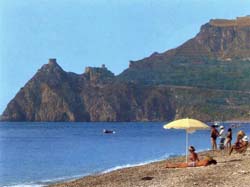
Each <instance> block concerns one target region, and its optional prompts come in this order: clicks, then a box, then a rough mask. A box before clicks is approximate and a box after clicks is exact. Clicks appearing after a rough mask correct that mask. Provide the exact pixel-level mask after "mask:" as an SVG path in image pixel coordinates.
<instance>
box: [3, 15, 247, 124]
mask: <svg viewBox="0 0 250 187" xmlns="http://www.w3.org/2000/svg"><path fill="white" fill-rule="evenodd" d="M249 70H250V17H239V18H237V19H235V20H210V21H209V23H207V24H205V25H203V26H202V27H201V30H200V32H199V33H198V34H197V35H196V36H195V37H194V38H192V39H190V40H188V41H187V42H185V43H184V44H182V45H181V46H180V47H178V48H175V49H172V50H169V51H166V52H164V53H153V54H152V55H151V56H149V57H147V58H145V59H142V60H139V61H131V62H130V67H129V68H128V69H126V70H125V71H124V72H123V73H121V74H120V75H118V76H115V75H114V74H113V73H112V72H110V71H109V70H108V69H107V68H106V67H105V66H104V65H103V66H102V67H100V68H95V67H87V68H86V69H85V72H84V73H83V74H80V75H78V74H75V73H71V72H65V71H64V70H63V69H62V68H61V67H60V66H59V65H58V64H57V62H56V59H50V60H49V62H48V64H45V65H44V66H42V67H41V68H40V69H39V70H38V72H37V73H36V74H35V75H34V76H33V78H32V79H31V80H29V81H28V82H27V84H26V85H25V86H24V87H23V88H21V89H20V91H19V92H18V93H17V95H16V96H15V97H14V98H13V99H12V100H11V101H10V103H9V104H8V106H7V108H6V109H5V111H4V112H3V114H2V116H1V119H2V120H4V121H167V120H172V119H174V118H182V117H194V118H198V119H201V120H205V121H209V120H236V119H240V120H246V119H250V74H249Z"/></svg>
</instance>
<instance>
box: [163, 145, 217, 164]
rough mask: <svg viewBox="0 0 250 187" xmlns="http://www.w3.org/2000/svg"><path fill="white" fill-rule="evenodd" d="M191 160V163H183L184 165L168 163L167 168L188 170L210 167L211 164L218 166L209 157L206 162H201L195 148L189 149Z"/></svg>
mask: <svg viewBox="0 0 250 187" xmlns="http://www.w3.org/2000/svg"><path fill="white" fill-rule="evenodd" d="M188 150H189V152H190V156H189V160H190V162H182V163H167V164H166V168H186V167H198V166H208V165H210V164H216V163H217V162H216V160H214V159H212V158H211V157H207V158H206V159H204V160H199V158H198V155H197V153H196V152H195V148H194V147H193V146H190V147H189V149H188Z"/></svg>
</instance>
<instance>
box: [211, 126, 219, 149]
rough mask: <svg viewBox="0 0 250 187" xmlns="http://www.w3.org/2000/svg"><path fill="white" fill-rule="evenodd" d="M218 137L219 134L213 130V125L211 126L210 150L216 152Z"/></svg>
mask: <svg viewBox="0 0 250 187" xmlns="http://www.w3.org/2000/svg"><path fill="white" fill-rule="evenodd" d="M218 136H219V132H218V131H217V129H216V128H215V125H212V126H211V134H210V137H211V146H212V150H217V144H216V139H217V137H218Z"/></svg>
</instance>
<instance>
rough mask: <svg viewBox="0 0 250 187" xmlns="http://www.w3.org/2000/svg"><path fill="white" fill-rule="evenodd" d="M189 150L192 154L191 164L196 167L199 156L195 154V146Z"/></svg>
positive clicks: (190, 157)
mask: <svg viewBox="0 0 250 187" xmlns="http://www.w3.org/2000/svg"><path fill="white" fill-rule="evenodd" d="M188 150H189V152H190V156H189V160H190V161H191V162H190V163H189V164H190V165H195V163H196V162H197V161H199V158H198V154H197V153H196V152H195V148H194V146H190V147H189V148H188Z"/></svg>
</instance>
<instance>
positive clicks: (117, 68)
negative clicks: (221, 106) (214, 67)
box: [0, 0, 250, 114]
mask: <svg viewBox="0 0 250 187" xmlns="http://www.w3.org/2000/svg"><path fill="white" fill-rule="evenodd" d="M245 15H250V0H157V1H156V0H25V1H21V0H0V114H1V113H2V112H3V111H4V109H5V108H6V106H7V104H8V103H9V101H10V100H11V99H12V98H14V96H15V95H16V93H17V92H18V91H19V90H20V88H21V87H23V86H24V85H25V84H26V83H27V82H28V80H29V79H31V78H32V76H34V74H35V73H36V72H37V70H38V69H39V68H40V67H41V66H42V65H43V64H46V63H47V62H48V59H49V58H56V59H57V62H58V64H59V65H60V66H61V67H62V68H63V69H64V70H65V71H67V72H69V71H70V72H75V73H78V74H82V73H83V72H84V69H85V67H87V66H93V67H100V66H101V65H102V64H105V65H106V67H107V68H108V69H109V70H111V71H112V72H113V73H115V74H116V75H118V74H120V73H121V72H122V71H123V70H125V69H126V68H128V65H129V61H130V60H140V59H142V58H145V57H147V56H150V55H151V54H152V53H153V52H164V51H167V50H168V49H171V48H175V47H178V46H179V45H181V44H182V43H183V42H185V41H186V40H188V39H190V38H192V37H194V36H195V35H196V34H197V33H198V32H199V29H200V26H201V25H203V24H205V23H207V22H208V21H209V20H210V19H215V18H225V19H234V18H236V17H237V16H245Z"/></svg>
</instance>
